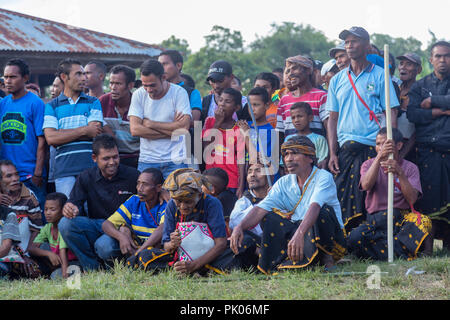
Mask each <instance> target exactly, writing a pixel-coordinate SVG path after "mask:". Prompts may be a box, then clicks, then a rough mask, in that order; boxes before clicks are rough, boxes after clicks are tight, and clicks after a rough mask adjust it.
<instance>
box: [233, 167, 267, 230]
mask: <svg viewBox="0 0 450 320" xmlns="http://www.w3.org/2000/svg"><path fill="white" fill-rule="evenodd" d="M247 183H248V188H249V189H248V190H247V191H245V192H244V196H243V197H242V198H240V199H239V200H238V201H237V202H236V204H235V205H234V209H233V211H232V212H231V216H230V228H231V229H234V228H235V227H236V226H237V225H238V224H239V223H240V222H241V221H242V220H243V219H244V218H245V217H246V216H247V214H248V213H249V212H250V211H251V210H252V209H253V207H254V206H255V205H256V204H258V203H259V202H261V201H262V200H263V199H264V198H265V197H266V196H267V193H268V192H269V183H268V182H267V177H266V175H265V172H264V165H263V164H261V163H255V164H251V165H250V166H249V168H248V172H247ZM250 231H251V232H253V233H254V234H255V235H257V236H261V235H262V229H261V227H260V226H259V224H258V225H256V226H255V227H254V228H252V229H250Z"/></svg>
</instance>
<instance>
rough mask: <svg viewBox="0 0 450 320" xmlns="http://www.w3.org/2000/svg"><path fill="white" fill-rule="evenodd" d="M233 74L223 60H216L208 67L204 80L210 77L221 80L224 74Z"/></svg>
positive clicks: (229, 66)
mask: <svg viewBox="0 0 450 320" xmlns="http://www.w3.org/2000/svg"><path fill="white" fill-rule="evenodd" d="M232 74H233V68H232V67H231V64H229V63H228V62H227V61H225V60H217V61H215V62H213V64H212V65H211V66H210V67H209V70H208V76H207V78H206V81H209V80H210V79H213V80H218V81H222V80H223V79H224V78H225V76H231V75H232Z"/></svg>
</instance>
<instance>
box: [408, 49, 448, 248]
mask: <svg viewBox="0 0 450 320" xmlns="http://www.w3.org/2000/svg"><path fill="white" fill-rule="evenodd" d="M430 62H431V64H432V65H433V68H434V71H433V72H432V73H431V74H429V75H428V76H426V77H424V78H422V79H420V80H419V81H417V82H416V83H414V84H413V85H412V87H411V90H410V91H409V94H408V96H409V104H408V109H407V111H406V115H407V117H408V120H409V121H411V122H412V123H414V124H415V126H416V145H417V149H416V150H417V160H418V162H417V164H418V167H419V171H420V180H421V184H422V188H423V197H422V198H421V199H419V200H418V202H417V209H419V211H420V212H421V213H424V214H427V215H428V216H429V217H430V218H431V220H432V222H433V230H432V232H431V233H432V236H433V237H434V238H437V239H442V240H443V245H444V247H446V248H447V249H448V248H450V227H449V226H450V210H449V209H450V187H449V186H450V43H449V42H447V41H439V42H436V43H435V44H433V45H432V46H431V58H430ZM427 250H428V253H430V252H432V251H431V250H432V248H427Z"/></svg>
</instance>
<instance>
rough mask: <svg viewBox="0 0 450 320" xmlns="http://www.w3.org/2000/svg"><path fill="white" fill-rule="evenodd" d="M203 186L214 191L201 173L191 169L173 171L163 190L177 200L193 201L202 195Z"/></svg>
mask: <svg viewBox="0 0 450 320" xmlns="http://www.w3.org/2000/svg"><path fill="white" fill-rule="evenodd" d="M202 186H205V187H206V188H207V189H208V190H212V185H211V184H210V183H209V182H208V180H207V179H206V178H205V177H204V176H203V175H202V174H201V173H199V172H197V171H195V170H194V169H191V168H183V169H177V170H175V171H173V172H172V173H171V174H170V175H169V176H168V177H167V179H166V181H165V182H164V185H163V188H164V189H166V190H167V191H169V193H170V197H171V198H173V199H176V200H181V199H192V198H194V197H195V196H197V195H199V194H201V193H202Z"/></svg>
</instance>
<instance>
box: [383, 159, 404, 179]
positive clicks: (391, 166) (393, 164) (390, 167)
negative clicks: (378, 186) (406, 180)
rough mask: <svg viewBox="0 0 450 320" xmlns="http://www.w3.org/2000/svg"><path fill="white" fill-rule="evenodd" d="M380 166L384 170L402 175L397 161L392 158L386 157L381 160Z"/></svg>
mask: <svg viewBox="0 0 450 320" xmlns="http://www.w3.org/2000/svg"><path fill="white" fill-rule="evenodd" d="M380 166H381V167H382V168H383V170H384V172H386V173H389V172H392V173H393V174H394V175H396V176H397V177H399V176H401V175H403V170H402V168H401V167H400V166H399V165H398V162H397V161H396V160H394V159H388V160H386V161H381V162H380Z"/></svg>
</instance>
